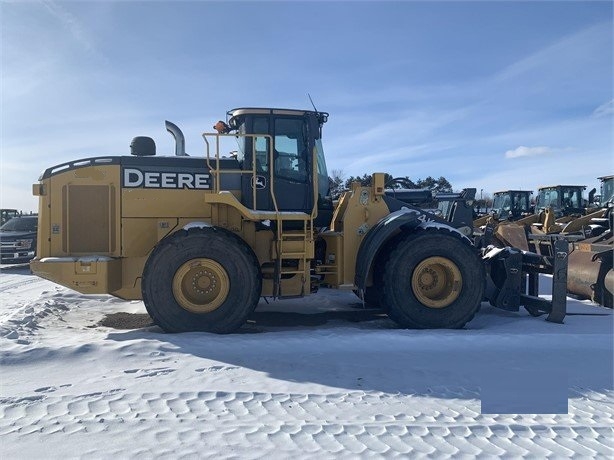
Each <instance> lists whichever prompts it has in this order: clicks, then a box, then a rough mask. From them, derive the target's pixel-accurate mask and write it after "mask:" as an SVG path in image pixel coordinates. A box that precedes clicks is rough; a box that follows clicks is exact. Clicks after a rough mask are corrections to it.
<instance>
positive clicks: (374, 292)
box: [352, 285, 384, 309]
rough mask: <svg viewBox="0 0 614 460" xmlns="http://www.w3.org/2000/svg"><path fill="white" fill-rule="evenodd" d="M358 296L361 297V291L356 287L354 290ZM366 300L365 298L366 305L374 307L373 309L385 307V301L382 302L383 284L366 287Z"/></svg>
mask: <svg viewBox="0 0 614 460" xmlns="http://www.w3.org/2000/svg"><path fill="white" fill-rule="evenodd" d="M352 292H353V293H354V294H355V295H356V297H358V298H359V299H360V292H358V290H356V289H354V290H353V291H352ZM364 300H365V307H367V308H372V309H376V308H378V309H383V308H384V306H383V303H382V288H381V286H375V285H374V286H369V287H367V288H365V291H364Z"/></svg>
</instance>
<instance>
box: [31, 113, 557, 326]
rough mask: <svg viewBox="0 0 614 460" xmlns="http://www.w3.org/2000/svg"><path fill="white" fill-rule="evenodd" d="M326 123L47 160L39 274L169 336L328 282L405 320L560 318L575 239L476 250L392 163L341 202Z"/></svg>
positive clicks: (268, 123)
mask: <svg viewBox="0 0 614 460" xmlns="http://www.w3.org/2000/svg"><path fill="white" fill-rule="evenodd" d="M327 118H328V114H326V113H323V112H317V111H305V110H287V109H270V108H239V109H234V110H230V111H229V112H228V113H227V117H226V121H225V122H223V121H220V122H218V123H217V124H216V125H215V128H216V132H214V133H209V134H207V133H205V134H204V135H203V138H204V140H205V144H206V154H205V155H204V156H201V157H194V156H188V155H186V153H185V150H184V147H183V146H184V145H185V142H184V139H183V135H182V133H181V131H180V130H179V129H178V128H177V127H176V126H175V125H173V124H172V123H170V122H167V129H168V130H169V131H170V132H171V133H172V134H173V135H174V136H175V139H176V154H175V155H174V156H156V155H155V144H154V142H153V140H152V139H151V138H147V137H137V138H134V139H133V141H132V144H131V154H132V155H131V156H105V157H96V158H87V159H81V160H76V161H71V162H68V163H64V164H60V165H57V166H54V167H51V168H49V169H47V170H45V171H44V172H43V174H42V176H41V177H40V180H39V183H37V184H35V185H34V187H33V191H34V194H35V195H37V196H39V197H40V199H39V219H40V221H39V238H38V248H37V257H36V259H35V260H34V261H32V263H31V268H32V271H33V272H34V273H36V274H37V275H39V276H41V277H44V278H47V279H49V280H52V281H55V282H57V283H59V284H62V285H64V286H67V287H69V288H72V289H74V290H76V291H79V292H82V293H91V294H101V293H106V294H111V295H114V296H117V297H120V298H122V299H143V301H144V304H145V306H146V308H147V311H148V312H149V314H150V315H151V317H152V318H153V320H154V321H155V322H156V323H157V324H158V325H159V326H160V327H161V328H163V329H164V330H165V331H169V332H182V331H192V330H200V331H210V332H217V333H228V332H232V331H235V330H236V329H237V328H239V327H240V326H241V325H242V324H243V323H244V322H245V321H246V319H247V318H248V316H249V314H250V313H251V312H252V311H253V310H254V308H255V307H256V305H257V303H258V301H259V299H260V298H261V297H268V298H284V297H294V296H304V295H308V294H310V293H313V292H315V291H316V290H317V288H318V285H320V284H324V285H328V286H332V287H336V288H341V289H348V290H355V291H356V292H358V293H359V294H360V296H361V297H363V298H364V297H370V298H371V300H373V299H375V300H376V301H378V303H379V304H380V306H381V307H382V308H384V309H385V310H386V311H387V312H388V314H389V316H390V317H391V318H392V319H393V320H394V321H396V322H397V323H398V324H399V325H401V326H402V327H417V328H459V327H462V326H463V325H464V324H465V323H467V322H468V321H469V320H471V318H472V317H473V316H474V314H475V312H476V311H477V310H478V308H479V307H480V303H481V302H482V300H483V299H486V300H489V301H490V302H491V303H492V304H493V305H495V306H498V307H501V308H504V309H507V310H518V309H519V307H520V306H521V305H525V306H527V305H529V306H530V308H532V309H533V311H535V312H545V313H548V314H549V316H548V319H550V320H552V321H559V322H560V321H562V319H563V317H564V316H565V295H564V294H565V282H566V269H567V266H566V252H565V251H566V248H565V247H563V248H562V249H561V251H560V252H559V253H557V254H556V256H555V257H553V258H546V257H538V256H536V255H530V256H529V255H527V254H523V253H522V252H521V251H518V250H514V249H513V248H505V249H503V250H501V249H496V250H494V251H491V252H486V253H485V254H482V253H481V252H480V251H479V250H478V249H477V248H476V247H474V246H473V245H472V243H471V241H470V240H469V239H468V238H467V237H466V236H465V235H467V234H470V233H471V228H470V227H471V222H469V223H463V222H460V223H456V224H454V223H450V222H447V221H446V220H444V219H442V218H439V217H437V216H435V215H433V214H429V213H427V212H425V211H423V210H421V209H418V208H415V207H413V206H411V205H409V204H406V203H404V202H402V201H399V200H396V199H395V198H393V197H389V196H387V195H386V194H385V191H384V174H383V173H375V174H373V180H372V185H371V186H369V187H362V186H360V184H358V183H356V184H354V185H353V187H352V189H351V190H350V191H348V192H346V193H345V194H344V195H343V196H342V197H341V199H340V200H339V203H338V205H337V206H336V207H335V209H333V205H332V201H331V199H330V196H329V193H328V190H329V183H328V175H327V172H326V164H325V159H324V152H323V148H322V142H321V137H322V126H323V124H324V123H325V122H326V121H327ZM223 141H230V142H233V143H234V147H235V150H233V151H232V152H230V151H228V152H227V151H224V147H223V144H224V142H223ZM455 226H456V227H458V228H456V227H455ZM539 272H549V273H554V285H553V298H552V299H553V300H552V301H551V302H550V301H546V300H544V299H541V298H539V297H538V296H537V291H536V288H535V282H533V281H535V279H534V278H535V276H537V275H536V274H537V273H539ZM527 273H530V275H529V286H528V292H526V291H527V287H526V286H527V285H526V282H525V279H526V277H527ZM531 280H533V281H531ZM561 286H562V287H561Z"/></svg>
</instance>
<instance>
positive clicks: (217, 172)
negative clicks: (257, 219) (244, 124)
mask: <svg viewBox="0 0 614 460" xmlns="http://www.w3.org/2000/svg"><path fill="white" fill-rule="evenodd" d="M207 136H212V137H214V138H215V161H216V163H217V167H215V168H214V167H213V166H212V165H211V152H210V150H211V144H210V143H209V140H208V139H207ZM202 137H203V139H204V141H205V144H206V162H207V167H208V168H209V170H210V171H211V172H212V173H213V175H214V179H215V180H214V192H215V193H219V192H220V191H221V190H220V175H221V174H228V173H234V174H237V173H238V174H251V176H252V206H253V209H252V210H253V211H257V210H258V206H257V202H256V201H257V193H256V192H257V190H258V189H257V188H256V187H255V184H256V176H257V175H259V174H257V172H258V171H256V143H255V142H252V168H251V170H243V169H226V170H221V169H220V168H219V161H220V137H251V138H257V137H264V138H267V139H268V140H269V142H268V145H269V147H268V148H267V149H268V150H269V171H268V173H269V174H268V175H269V183H270V187H269V188H270V190H269V191H270V194H271V198H272V200H273V206H274V208H275V213H277V214H279V208H278V207H277V201H276V200H275V193H274V181H273V177H274V176H273V149H272V148H270V147H271V146H272V145H273V138H272V136H271V135H269V134H238V133H234V134H222V133H203V134H202ZM260 175H263V174H260Z"/></svg>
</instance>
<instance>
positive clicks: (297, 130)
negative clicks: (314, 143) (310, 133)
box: [275, 118, 307, 182]
mask: <svg viewBox="0 0 614 460" xmlns="http://www.w3.org/2000/svg"><path fill="white" fill-rule="evenodd" d="M275 175H276V176H278V177H280V178H284V179H289V180H294V181H297V182H305V181H306V180H307V144H306V142H305V139H304V136H303V120H296V119H284V118H279V119H277V120H275Z"/></svg>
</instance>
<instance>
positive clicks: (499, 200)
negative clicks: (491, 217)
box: [492, 193, 511, 212]
mask: <svg viewBox="0 0 614 460" xmlns="http://www.w3.org/2000/svg"><path fill="white" fill-rule="evenodd" d="M492 208H493V209H494V210H495V211H497V212H501V211H509V210H510V209H511V204H510V196H509V195H508V194H507V193H502V194H500V195H497V194H495V199H494V201H493V203H492Z"/></svg>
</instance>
